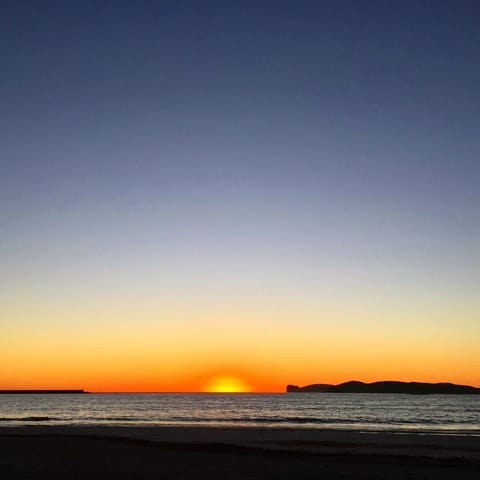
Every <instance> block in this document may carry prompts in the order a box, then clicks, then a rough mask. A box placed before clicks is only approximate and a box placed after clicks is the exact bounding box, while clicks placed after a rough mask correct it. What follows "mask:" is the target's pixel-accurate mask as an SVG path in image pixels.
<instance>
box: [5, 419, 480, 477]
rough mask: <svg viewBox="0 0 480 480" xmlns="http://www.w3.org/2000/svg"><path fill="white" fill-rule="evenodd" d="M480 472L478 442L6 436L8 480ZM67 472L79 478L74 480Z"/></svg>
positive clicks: (103, 431) (65, 430)
mask: <svg viewBox="0 0 480 480" xmlns="http://www.w3.org/2000/svg"><path fill="white" fill-rule="evenodd" d="M179 469H180V471H181V472H183V473H181V474H180V473H179ZM478 471H480V437H472V436H448V435H447V436H445V435H444V436H442V435H416V434H414V435H411V434H410V435H409V434H402V435H397V434H384V433H375V434H372V433H361V432H352V431H338V430H337V431H331V430H312V429H310V430H308V429H285V428H283V429H272V428H245V427H237V428H234V427H230V428H226V427H216V428H209V427H184V426H175V427H173V426H169V427H118V426H108V427H107V426H95V427H93V426H45V425H42V426H21V427H20V426H19V427H11V426H0V476H2V473H3V474H5V475H3V477H5V478H13V479H16V478H24V477H28V478H30V477H29V475H31V476H37V477H40V476H41V475H48V476H49V478H65V477H69V478H77V477H82V478H108V477H115V478H132V476H133V478H151V477H152V475H156V476H158V475H159V474H160V473H161V474H162V476H163V478H198V479H201V478H210V477H211V476H212V475H218V476H220V478H232V479H237V478H238V479H240V478H259V479H264V478H279V479H283V478H285V479H286V478H329V479H330V478H331V479H336V478H339V479H340V478H341V479H345V478H352V479H353V478H371V477H375V478H391V479H400V478H407V477H408V475H410V476H412V478H425V479H434V478H435V479H437V480H438V479H444V478H445V479H447V478H452V477H453V476H454V477H455V478H456V480H459V479H464V478H465V479H470V478H472V479H473V478H477V476H478ZM68 472H76V473H75V475H73V477H72V475H69V474H68ZM125 472H127V473H128V475H127V473H125ZM321 472H323V473H322V474H320V473H321ZM362 472H363V473H362ZM7 474H8V475H7ZM122 475H125V476H122ZM322 475H324V476H322Z"/></svg>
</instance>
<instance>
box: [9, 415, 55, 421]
mask: <svg viewBox="0 0 480 480" xmlns="http://www.w3.org/2000/svg"><path fill="white" fill-rule="evenodd" d="M51 420H61V419H60V418H55V417H37V416H32V417H0V422H49V421H51Z"/></svg>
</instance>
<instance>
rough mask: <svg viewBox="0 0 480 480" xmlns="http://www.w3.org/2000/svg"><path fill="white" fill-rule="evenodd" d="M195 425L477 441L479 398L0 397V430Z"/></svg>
mask: <svg viewBox="0 0 480 480" xmlns="http://www.w3.org/2000/svg"><path fill="white" fill-rule="evenodd" d="M33 424H42V425H45V424H46V425H130V426H136V425H139V426H149V425H151V426H154V425H199V426H211V427H217V426H237V427H245V426H256V427H283V428H318V429H335V430H338V429H342V430H344V429H348V430H357V431H390V432H398V433H402V432H405V433H406V432H408V433H419V434H421V433H448V434H452V435H460V434H468V435H480V396H477V395H426V396H416V395H387V394H366V395H364V394H334V393H330V394H322V393H313V394H312V393H310V394H309V393H301V394H170V393H158V394H156V393H155V394H152V393H150V394H149V393H147V394H132V393H129V394H121V393H114V394H86V395H1V396H0V426H1V425H4V426H6V425H33Z"/></svg>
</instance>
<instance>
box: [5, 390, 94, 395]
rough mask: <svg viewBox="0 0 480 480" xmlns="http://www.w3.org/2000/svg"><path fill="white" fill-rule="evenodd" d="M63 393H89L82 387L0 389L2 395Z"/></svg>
mask: <svg viewBox="0 0 480 480" xmlns="http://www.w3.org/2000/svg"><path fill="white" fill-rule="evenodd" d="M39 393H40V394H48V395H53V394H62V395H69V394H77V393H89V392H86V391H85V390H82V389H77V390H52V389H50V390H0V395H11V394H15V395H17V394H25V395H32V394H39Z"/></svg>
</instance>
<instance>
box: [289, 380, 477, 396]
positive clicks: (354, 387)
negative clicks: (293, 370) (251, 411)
mask: <svg viewBox="0 0 480 480" xmlns="http://www.w3.org/2000/svg"><path fill="white" fill-rule="evenodd" d="M287 392H289V393H301V392H326V393H408V394H416V395H432V394H442V395H445V394H452V395H469V394H470V395H471V394H477V395H479V394H480V388H476V387H471V386H469V385H455V384H454V383H421V382H397V381H381V382H373V383H364V382H358V381H355V380H352V381H350V382H345V383H340V384H339V385H328V384H323V383H317V384H313V385H307V386H305V387H298V386H296V385H287Z"/></svg>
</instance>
